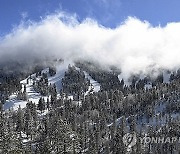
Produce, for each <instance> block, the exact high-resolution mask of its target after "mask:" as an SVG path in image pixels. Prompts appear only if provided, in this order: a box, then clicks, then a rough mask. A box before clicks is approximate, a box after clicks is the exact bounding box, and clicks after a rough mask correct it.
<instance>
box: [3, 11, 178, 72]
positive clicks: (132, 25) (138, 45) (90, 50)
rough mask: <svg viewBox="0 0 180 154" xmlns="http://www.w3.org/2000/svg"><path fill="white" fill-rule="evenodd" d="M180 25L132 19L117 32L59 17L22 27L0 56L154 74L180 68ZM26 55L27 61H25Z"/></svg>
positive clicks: (87, 21) (5, 41)
mask: <svg viewBox="0 0 180 154" xmlns="http://www.w3.org/2000/svg"><path fill="white" fill-rule="evenodd" d="M179 40H180V22H179V23H169V24H167V26H165V27H153V26H152V25H150V24H149V23H148V22H145V21H140V20H139V19H136V18H132V17H129V18H128V19H127V20H126V21H124V23H122V24H121V25H119V26H118V27H117V28H114V29H111V28H106V27H103V26H101V25H99V24H98V23H97V22H96V21H94V20H92V19H85V20H84V21H82V22H78V21H77V20H76V17H75V16H71V15H66V13H62V12H61V13H58V14H55V15H49V16H47V17H46V18H45V19H43V20H42V21H40V22H38V23H35V22H31V24H26V25H19V27H17V28H16V29H14V30H13V31H12V32H11V33H10V34H8V35H6V36H4V37H3V38H2V39H1V42H0V55H1V58H0V60H2V57H3V59H4V57H7V56H10V55H11V56H10V57H11V59H13V58H14V59H20V58H22V57H23V58H25V57H29V55H34V57H37V56H51V55H55V56H56V57H59V58H64V59H68V60H76V59H85V60H94V61H97V62H99V63H100V64H101V65H102V66H103V65H104V66H109V65H115V66H117V67H118V68H120V69H122V71H123V73H124V74H125V75H129V74H131V73H140V72H143V73H147V72H148V71H149V70H151V69H159V68H163V69H175V68H178V67H180V60H179V59H180V43H179ZM22 55H23V56H22Z"/></svg>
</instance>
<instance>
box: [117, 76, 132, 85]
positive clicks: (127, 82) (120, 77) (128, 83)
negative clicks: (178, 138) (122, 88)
mask: <svg viewBox="0 0 180 154" xmlns="http://www.w3.org/2000/svg"><path fill="white" fill-rule="evenodd" d="M118 79H119V81H120V82H121V80H122V79H123V80H124V85H126V86H130V85H131V82H130V81H129V80H128V78H126V77H124V76H123V75H122V74H119V75H118Z"/></svg>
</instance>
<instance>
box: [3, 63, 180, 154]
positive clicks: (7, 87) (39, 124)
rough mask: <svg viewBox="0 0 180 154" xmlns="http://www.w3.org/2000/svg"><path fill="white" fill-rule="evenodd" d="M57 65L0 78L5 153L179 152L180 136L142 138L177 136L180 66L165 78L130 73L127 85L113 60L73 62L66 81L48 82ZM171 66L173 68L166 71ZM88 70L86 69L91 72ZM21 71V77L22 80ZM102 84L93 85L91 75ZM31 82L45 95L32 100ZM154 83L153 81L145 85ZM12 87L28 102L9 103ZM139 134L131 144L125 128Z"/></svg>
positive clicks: (55, 73) (53, 75)
mask: <svg viewBox="0 0 180 154" xmlns="http://www.w3.org/2000/svg"><path fill="white" fill-rule="evenodd" d="M57 69H58V67H56V66H52V65H51V67H49V68H48V69H47V71H44V68H39V69H37V68H36V69H34V70H33V71H32V72H31V73H29V75H27V74H26V75H21V77H19V78H16V77H13V78H10V77H6V78H5V82H2V83H1V85H0V91H1V102H0V125H1V126H0V153H2V154H61V153H62V154H71V153H72V154H126V153H133V154H149V153H153V154H166V153H167V154H176V153H179V152H180V146H179V145H180V142H166V143H156V144H155V143H147V142H142V140H141V139H142V138H144V137H146V136H150V137H164V138H166V137H177V138H179V137H180V113H179V112H180V70H177V71H173V72H170V73H169V81H168V82H164V74H163V73H162V71H160V73H159V75H158V76H157V77H156V78H154V77H153V78H151V77H150V76H145V77H143V78H140V76H138V75H133V76H132V77H131V78H130V79H129V82H130V83H131V84H130V85H127V84H126V83H125V81H124V79H120V78H119V77H118V75H119V74H120V73H121V71H120V70H118V69H116V68H111V69H109V70H105V69H102V68H100V67H98V66H96V65H94V64H93V63H89V62H76V63H75V64H74V65H69V66H68V68H67V70H66V71H65V72H64V74H63V78H62V80H61V88H59V87H58V85H57V84H55V83H54V84H53V83H51V82H50V79H52V78H53V77H54V78H55V77H56V76H57V77H58V73H57V71H58V70H57ZM166 72H168V71H166ZM87 74H88V76H87ZM23 77H24V81H25V82H24V83H23V84H22V82H21V80H22V78H23ZM91 79H92V80H93V81H96V82H97V83H98V84H99V85H100V89H99V90H95V87H93V83H92V80H91ZM29 85H32V87H31V88H33V90H34V91H35V92H36V93H38V94H39V96H41V97H40V98H39V99H38V101H37V102H33V101H31V100H29V98H28V97H29V96H28V94H27V90H28V88H29ZM147 85H151V86H147ZM12 94H14V95H15V96H16V99H17V100H20V101H22V102H23V101H24V102H26V105H25V107H21V105H19V107H18V109H17V110H15V109H13V108H9V109H8V110H7V109H4V108H3V106H5V105H6V103H7V102H8V99H9V98H10V97H11V95H12ZM127 133H130V134H136V141H135V142H136V143H135V144H134V145H133V146H132V147H130V146H128V145H127V144H126V143H125V141H124V136H125V135H126V134H127Z"/></svg>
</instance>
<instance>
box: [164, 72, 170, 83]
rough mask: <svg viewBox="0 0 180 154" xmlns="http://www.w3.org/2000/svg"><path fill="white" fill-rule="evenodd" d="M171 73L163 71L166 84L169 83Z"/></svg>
mask: <svg viewBox="0 0 180 154" xmlns="http://www.w3.org/2000/svg"><path fill="white" fill-rule="evenodd" d="M170 76H171V73H170V72H167V71H163V81H164V83H169V79H170Z"/></svg>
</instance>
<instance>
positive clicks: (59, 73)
mask: <svg viewBox="0 0 180 154" xmlns="http://www.w3.org/2000/svg"><path fill="white" fill-rule="evenodd" d="M67 68H68V65H67V64H64V63H63V64H62V63H60V64H58V65H56V74H55V75H54V76H49V77H48V82H49V84H55V85H56V88H57V92H59V90H60V89H61V88H62V78H63V77H64V74H65V71H66V70H67Z"/></svg>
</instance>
